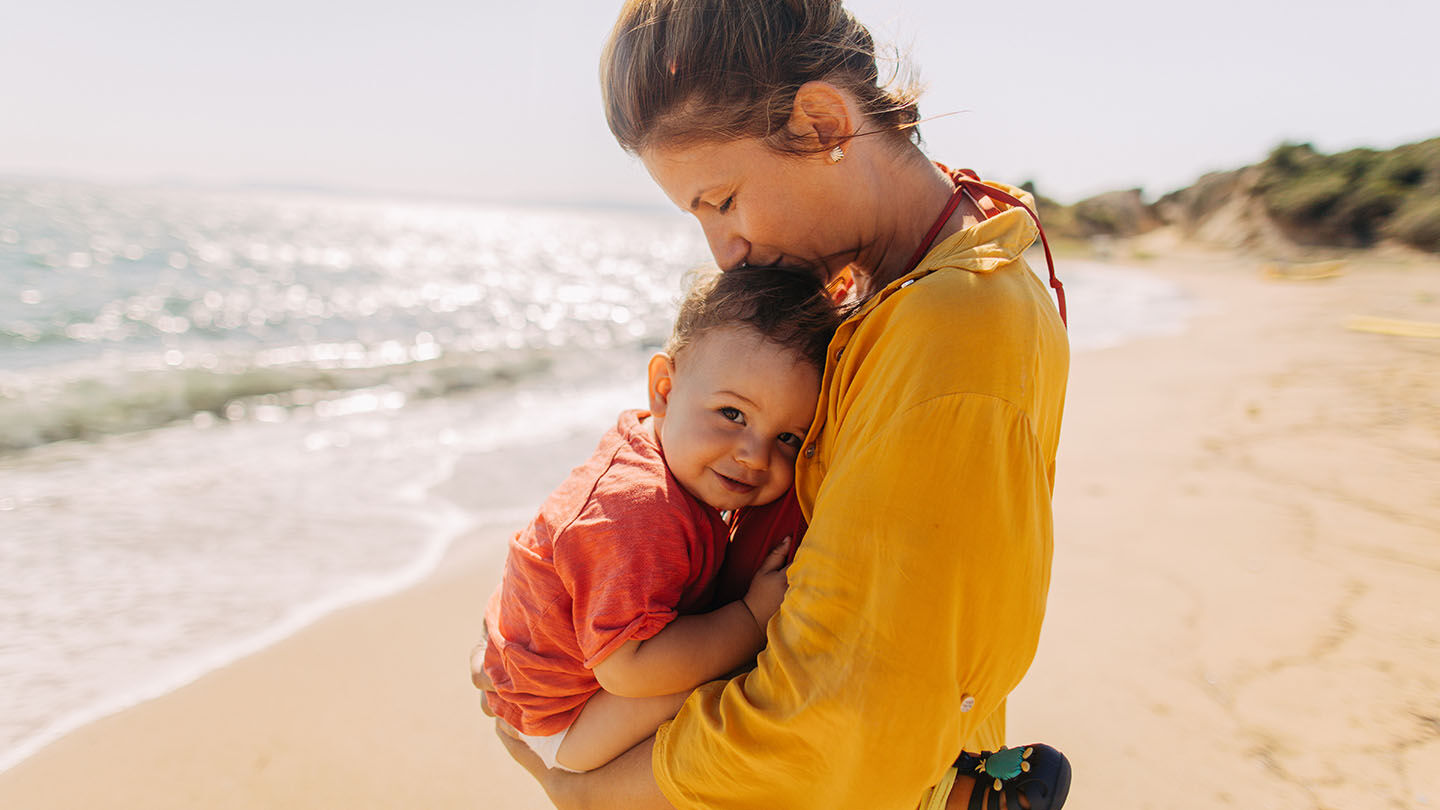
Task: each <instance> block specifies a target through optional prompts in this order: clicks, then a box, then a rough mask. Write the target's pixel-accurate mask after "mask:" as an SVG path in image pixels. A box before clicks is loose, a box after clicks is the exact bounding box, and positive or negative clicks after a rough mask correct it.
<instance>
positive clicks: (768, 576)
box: [744, 537, 791, 634]
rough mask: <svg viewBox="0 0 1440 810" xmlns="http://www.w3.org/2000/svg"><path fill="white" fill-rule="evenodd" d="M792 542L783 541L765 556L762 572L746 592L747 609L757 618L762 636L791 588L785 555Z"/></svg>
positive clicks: (752, 580) (786, 539) (751, 581)
mask: <svg viewBox="0 0 1440 810" xmlns="http://www.w3.org/2000/svg"><path fill="white" fill-rule="evenodd" d="M790 542H791V539H790V538H789V537H787V538H785V539H784V540H781V541H780V543H779V544H778V545H776V546H775V548H773V549H771V551H770V553H769V554H767V555H765V561H764V562H762V563H760V570H759V571H757V572H755V576H754V577H753V578H752V579H751V580H750V590H748V591H746V592H745V599H744V602H745V607H746V608H747V609H748V610H749V611H750V615H751V616H754V617H755V623H756V624H758V625H760V632H761V634H764V632H765V625H767V624H769V623H770V617H771V616H774V615H775V611H777V610H779V609H780V601H781V600H782V599H784V598H785V589H786V588H788V587H790V582H789V580H788V579H786V575H785V569H786V565H785V555H786V552H788V551H789V550H790Z"/></svg>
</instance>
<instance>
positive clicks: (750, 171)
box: [640, 138, 863, 280]
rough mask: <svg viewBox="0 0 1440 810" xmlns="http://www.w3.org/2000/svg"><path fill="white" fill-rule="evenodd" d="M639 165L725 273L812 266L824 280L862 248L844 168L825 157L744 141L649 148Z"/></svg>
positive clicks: (642, 154) (642, 153) (642, 155)
mask: <svg viewBox="0 0 1440 810" xmlns="http://www.w3.org/2000/svg"><path fill="white" fill-rule="evenodd" d="M640 160H641V162H642V163H644V164H645V168H646V169H647V170H649V172H650V176H651V177H653V178H654V179H655V182H656V183H657V184H659V186H660V188H661V190H663V191H664V192H665V195H666V196H668V197H669V198H670V200H671V201H672V202H674V203H675V204H676V205H677V206H679V207H680V209H681V210H682V211H687V212H689V213H691V214H693V215H694V216H695V218H696V219H697V220H699V221H700V227H701V228H703V229H704V231H705V238H706V239H707V240H708V241H709V243H710V252H711V253H712V254H714V256H715V263H716V264H718V265H719V266H720V268H721V269H722V270H728V269H731V268H733V267H738V266H740V265H742V264H750V265H757V266H764V265H781V266H789V267H814V268H817V269H822V270H823V272H824V278H825V280H829V279H830V278H832V277H833V276H834V275H835V274H836V273H837V272H839V271H840V270H841V269H843V268H844V267H845V266H846V265H847V264H849V263H850V262H851V261H852V260H853V259H854V258H855V256H856V255H857V253H858V251H859V249H860V245H861V243H862V242H863V240H862V239H861V238H859V230H858V229H857V228H856V227H854V225H853V223H854V222H856V221H857V220H856V219H855V218H854V211H853V210H851V207H850V206H847V205H846V204H845V199H846V195H845V189H846V188H847V185H846V183H845V182H844V180H845V168H842V167H843V166H844V164H837V163H832V162H831V161H830V160H829V159H828V158H827V157H826V156H825V155H824V154H820V155H803V156H791V155H786V154H781V153H779V152H776V151H775V150H774V149H771V148H770V147H768V146H766V145H765V144H764V143H763V142H761V141H760V140H759V139H754V138H749V139H744V140H736V141H724V142H719V143H702V144H698V145H694V146H684V147H654V148H651V149H647V150H645V151H643V152H641V154H640Z"/></svg>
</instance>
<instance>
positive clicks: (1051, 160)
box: [0, 0, 1440, 206]
mask: <svg viewBox="0 0 1440 810" xmlns="http://www.w3.org/2000/svg"><path fill="white" fill-rule="evenodd" d="M847 5H848V7H849V8H851V9H852V10H853V11H854V12H855V14H856V15H857V16H858V17H859V18H860V19H861V21H863V22H865V23H866V24H867V25H869V26H870V27H871V29H872V32H873V33H874V34H875V36H876V38H877V40H880V41H882V42H888V43H892V44H894V45H897V46H899V47H900V48H901V50H902V51H903V53H904V54H905V55H906V57H907V58H908V60H909V62H910V63H911V64H912V66H913V67H914V68H915V70H916V71H917V73H918V75H919V78H920V79H921V81H922V82H924V83H925V85H926V87H927V90H926V93H925V95H924V96H922V98H921V112H922V114H924V115H926V116H935V115H940V114H942V113H957V114H955V115H949V116H946V117H943V118H939V119H937V120H934V121H930V122H927V123H925V124H923V125H922V127H921V131H922V133H923V135H924V136H925V142H926V150H927V152H928V153H929V154H930V155H931V157H933V158H935V159H937V160H941V161H943V162H945V163H948V164H949V165H951V166H968V167H971V168H975V169H977V170H978V171H980V173H981V176H982V177H987V178H993V179H998V180H1005V181H1007V182H1012V183H1016V184H1018V183H1020V182H1022V181H1025V180H1033V181H1035V182H1036V184H1037V186H1038V188H1039V190H1040V191H1041V192H1042V193H1045V194H1047V195H1049V196H1052V197H1056V198H1058V199H1060V200H1062V201H1065V202H1073V201H1075V200H1078V199H1080V198H1082V197H1085V196H1088V195H1090V194H1094V193H1098V192H1102V191H1107V190H1112V189H1119V188H1135V187H1140V188H1143V189H1144V190H1145V192H1146V194H1147V196H1148V197H1150V198H1152V199H1153V198H1154V197H1157V196H1159V195H1160V194H1163V193H1165V192H1167V191H1171V190H1174V189H1176V188H1180V187H1183V186H1185V185H1188V184H1189V183H1191V182H1192V181H1193V180H1194V179H1195V178H1197V177H1199V176H1200V175H1201V174H1203V173H1204V172H1206V171H1213V170H1219V169H1229V168H1235V167H1238V166H1241V165H1244V164H1247V163H1253V162H1256V161H1258V160H1260V159H1263V157H1264V156H1265V154H1266V153H1267V152H1268V151H1269V150H1270V149H1271V148H1272V147H1273V146H1275V145H1276V144H1278V143H1280V142H1282V141H1284V140H1292V141H1309V142H1311V143H1314V144H1315V145H1316V146H1317V147H1318V148H1321V149H1322V150H1325V151H1332V150H1338V149H1344V148H1350V147H1354V146H1373V147H1380V148H1386V147H1390V146H1395V145H1398V144H1401V143H1406V142H1410V141H1415V140H1421V139H1424V138H1428V137H1435V136H1437V135H1440V90H1437V88H1440V61H1437V60H1435V58H1434V56H1433V52H1434V51H1433V46H1434V32H1435V31H1437V30H1440V3H1436V2H1434V0H1423V1H1422V0H1372V1H1371V2H1368V3H1354V2H1346V3H1340V2H1333V1H1332V0H1312V2H1295V1H1294V0H1282V1H1281V2H1266V0H1246V1H1244V2H1242V1H1240V0H1210V2H1207V3H1167V2H1155V0H1147V1H1146V2H1140V0H1087V1H1086V2H1081V3H1076V2H1064V3H1060V2H1047V1H1046V0H1034V1H1033V2H1027V3H1021V2H996V1H995V0H991V2H978V0H947V1H945V2H941V1H940V0H851V2H849V3H848V4H847ZM618 8H619V2H618V0H539V1H537V0H530V1H529V2H521V1H519V0H505V1H503V2H502V1H501V0H467V1H466V2H452V1H451V0H408V2H406V3H396V2H372V1H371V0H351V1H350V2H345V3H340V2H335V1H334V0H325V1H324V2H322V1H321V0H248V2H245V3H226V4H220V3H206V2H199V3H197V2H194V0H186V2H178V1H177V0H130V2H125V3H116V2H113V0H46V2H43V3H38V2H37V3H18V2H17V3H12V4H10V7H9V8H8V9H7V10H6V12H5V14H4V21H3V25H0V77H4V81H3V83H0V87H3V91H0V175H11V176H39V177H51V176H57V177H66V178H77V179H86V180H97V181H109V182H147V183H148V182H178V183H192V184H200V185H252V184H255V185H284V186H314V187H326V188H336V189H347V190H362V191H376V192H384V193H393V194H406V195H415V196H435V197H445V198H463V199H477V200H492V201H526V202H582V203H594V202H599V203H619V204H627V205H656V206H660V205H667V203H666V202H665V200H664V197H663V196H662V195H661V194H660V193H659V191H658V190H657V189H655V188H654V186H653V184H652V183H650V181H649V179H648V177H647V176H646V175H645V172H644V170H643V168H642V167H641V166H640V165H639V163H638V162H637V161H636V160H635V159H634V158H631V157H629V156H627V155H625V154H624V153H623V152H622V151H621V150H620V149H619V147H617V146H616V145H615V143H614V141H613V139H612V138H611V136H610V133H609V130H608V129H606V126H605V122H604V116H603V114H602V112H601V107H600V94H599V83H598V78H597V63H598V58H599V52H600V47H601V44H602V42H603V41H604V38H605V36H606V34H607V33H608V32H609V29H610V26H611V25H612V24H613V21H614V16H615V14H616V12H617V10H618Z"/></svg>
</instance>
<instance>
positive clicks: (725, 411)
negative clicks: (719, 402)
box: [719, 405, 745, 425]
mask: <svg viewBox="0 0 1440 810" xmlns="http://www.w3.org/2000/svg"><path fill="white" fill-rule="evenodd" d="M719 410H720V415H721V416H723V417H725V418H726V419H729V420H730V421H731V422H734V423H736V424H738V425H743V424H745V414H743V413H741V412H740V409H739V408H732V407H730V406H729V405H726V406H725V407H723V408H720V409H719Z"/></svg>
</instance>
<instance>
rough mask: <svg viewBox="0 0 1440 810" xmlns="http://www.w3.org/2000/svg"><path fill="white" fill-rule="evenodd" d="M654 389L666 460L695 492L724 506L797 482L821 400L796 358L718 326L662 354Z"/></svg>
mask: <svg viewBox="0 0 1440 810" xmlns="http://www.w3.org/2000/svg"><path fill="white" fill-rule="evenodd" d="M657 365H658V366H661V367H662V368H660V369H659V372H658V373H660V374H661V376H662V379H660V380H658V381H657V376H656V375H657ZM666 367H668V370H667V368H666ZM667 375H668V382H667V381H666V379H663V378H664V377H665V376H667ZM650 389H651V410H652V411H653V412H654V413H655V417H656V419H655V427H656V432H657V434H658V435H659V437H660V446H661V448H662V449H663V451H664V453H665V463H666V465H667V466H668V467H669V468H670V472H671V473H672V474H674V476H675V478H676V479H677V480H678V481H679V482H680V484H681V485H682V486H684V487H685V489H686V490H688V491H689V492H690V494H691V495H694V496H695V497H696V498H699V499H700V500H701V501H704V502H705V503H707V504H709V505H711V506H713V507H715V508H716V509H721V510H726V509H737V508H739V507H742V506H758V505H760V504H765V503H769V502H771V501H773V500H775V499H776V498H779V497H780V496H781V495H783V494H785V490H787V489H789V488H790V484H791V482H793V481H794V480H795V456H796V454H797V453H799V451H800V446H801V444H802V443H803V442H804V441H805V433H806V431H808V430H809V429H810V421H811V420H812V419H813V418H814V416H815V401H816V399H818V398H819V396H820V375H819V374H818V373H816V371H815V368H814V367H813V366H811V365H810V364H809V363H807V362H805V361H804V360H803V359H801V358H800V356H799V355H797V354H796V353H794V352H792V351H790V350H787V349H783V348H781V347H779V346H777V345H775V344H774V343H771V342H769V341H767V340H765V339H764V338H762V337H761V336H760V335H758V334H756V333H755V332H753V331H751V330H749V329H745V328H741V327H736V328H726V329H711V330H709V331H707V332H704V333H702V334H701V335H700V336H699V337H698V338H697V339H696V340H694V341H693V342H692V343H691V344H690V345H689V346H687V347H685V348H684V349H683V350H681V352H680V354H679V356H678V357H676V358H673V360H670V361H668V362H666V361H664V360H663V359H662V357H660V356H657V361H652V363H651V374H650Z"/></svg>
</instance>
